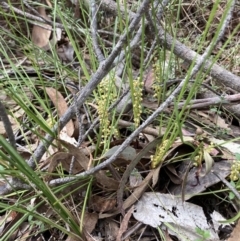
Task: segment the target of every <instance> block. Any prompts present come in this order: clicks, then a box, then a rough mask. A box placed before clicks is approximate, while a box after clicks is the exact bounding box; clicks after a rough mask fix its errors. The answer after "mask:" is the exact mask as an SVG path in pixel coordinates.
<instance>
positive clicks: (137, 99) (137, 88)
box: [132, 78, 143, 128]
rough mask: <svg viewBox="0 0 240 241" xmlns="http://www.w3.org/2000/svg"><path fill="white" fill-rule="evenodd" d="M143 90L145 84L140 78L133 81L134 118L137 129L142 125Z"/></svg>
mask: <svg viewBox="0 0 240 241" xmlns="http://www.w3.org/2000/svg"><path fill="white" fill-rule="evenodd" d="M142 89H143V82H142V81H141V79H140V78H137V79H136V80H134V81H133V93H132V102H133V116H134V124H135V127H136V128H137V127H138V126H139V124H140V117H141V114H142V104H141V103H142Z"/></svg>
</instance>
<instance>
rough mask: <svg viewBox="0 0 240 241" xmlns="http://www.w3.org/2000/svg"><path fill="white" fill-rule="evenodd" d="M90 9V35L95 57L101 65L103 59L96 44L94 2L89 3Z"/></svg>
mask: <svg viewBox="0 0 240 241" xmlns="http://www.w3.org/2000/svg"><path fill="white" fill-rule="evenodd" d="M90 5H91V7H90V9H91V15H92V23H91V34H92V41H93V48H94V51H95V53H96V55H97V58H98V61H99V62H100V63H101V62H102V61H103V60H104V59H105V58H104V56H103V54H102V51H101V49H100V47H99V44H98V33H97V9H96V2H95V0H91V1H90Z"/></svg>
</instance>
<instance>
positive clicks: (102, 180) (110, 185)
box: [95, 171, 119, 190]
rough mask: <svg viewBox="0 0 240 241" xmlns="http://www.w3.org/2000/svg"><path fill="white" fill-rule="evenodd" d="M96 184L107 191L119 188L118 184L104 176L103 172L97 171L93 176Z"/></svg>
mask: <svg viewBox="0 0 240 241" xmlns="http://www.w3.org/2000/svg"><path fill="white" fill-rule="evenodd" d="M95 177H96V179H97V182H98V183H99V184H101V185H102V186H103V187H105V188H107V189H108V190H117V189H118V186H119V182H118V181H116V180H114V179H113V178H110V177H108V176H106V173H105V171H99V172H97V173H96V174H95Z"/></svg>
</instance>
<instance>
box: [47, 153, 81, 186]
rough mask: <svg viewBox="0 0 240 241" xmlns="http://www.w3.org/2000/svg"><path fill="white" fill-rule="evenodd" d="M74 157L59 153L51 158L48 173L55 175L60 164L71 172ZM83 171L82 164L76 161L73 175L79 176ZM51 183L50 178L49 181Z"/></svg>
mask: <svg viewBox="0 0 240 241" xmlns="http://www.w3.org/2000/svg"><path fill="white" fill-rule="evenodd" d="M72 157H73V155H72V154H70V153H66V152H58V153H55V154H54V155H52V156H51V160H50V165H49V167H48V172H49V173H53V172H54V170H55V169H56V167H57V166H58V164H60V163H61V164H62V166H63V168H64V169H65V170H66V171H67V172H69V170H70V165H71V160H72ZM82 170H83V168H82V166H81V164H80V163H79V162H78V159H77V160H75V162H74V164H73V168H72V173H73V174H77V173H79V172H81V171H82ZM47 181H49V178H48V179H47Z"/></svg>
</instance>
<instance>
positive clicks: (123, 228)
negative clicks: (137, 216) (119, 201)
mask: <svg viewBox="0 0 240 241" xmlns="http://www.w3.org/2000/svg"><path fill="white" fill-rule="evenodd" d="M133 210H134V206H132V207H131V208H130V209H129V210H128V212H127V213H126V215H125V216H124V218H123V220H122V222H121V225H120V229H119V231H118V235H117V239H116V241H121V240H122V235H123V233H124V232H125V231H126V230H127V228H128V222H129V219H130V217H131V215H132V213H133Z"/></svg>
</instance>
